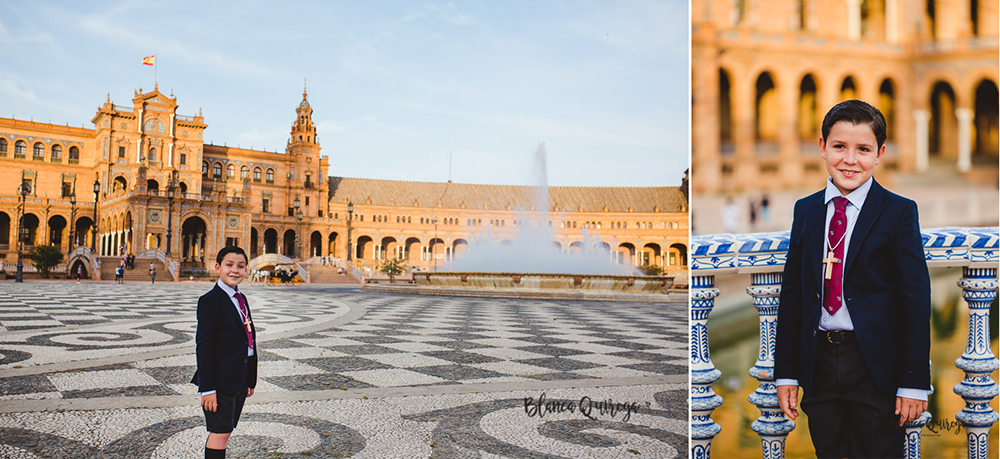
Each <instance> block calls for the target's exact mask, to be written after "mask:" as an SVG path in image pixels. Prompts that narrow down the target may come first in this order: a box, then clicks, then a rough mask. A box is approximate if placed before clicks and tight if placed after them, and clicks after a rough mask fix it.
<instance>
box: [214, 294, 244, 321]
mask: <svg viewBox="0 0 1000 459" xmlns="http://www.w3.org/2000/svg"><path fill="white" fill-rule="evenodd" d="M215 290H216V292H217V294H218V299H219V304H220V305H222V308H223V309H225V310H227V311H229V317H232V318H233V320H235V321H236V323H237V324H238V325H239V326H240V328H242V327H243V318H242V317H240V313H239V311H237V310H236V306H233V300H232V299H231V298H229V295H227V294H226V291H225V290H222V287H219V286H218V285H216V286H215Z"/></svg>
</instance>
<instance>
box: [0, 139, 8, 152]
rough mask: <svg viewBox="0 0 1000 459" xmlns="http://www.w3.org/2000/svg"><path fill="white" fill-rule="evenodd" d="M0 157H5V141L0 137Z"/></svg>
mask: <svg viewBox="0 0 1000 459" xmlns="http://www.w3.org/2000/svg"><path fill="white" fill-rule="evenodd" d="M0 156H4V157H6V156H7V139H4V138H2V137H0Z"/></svg>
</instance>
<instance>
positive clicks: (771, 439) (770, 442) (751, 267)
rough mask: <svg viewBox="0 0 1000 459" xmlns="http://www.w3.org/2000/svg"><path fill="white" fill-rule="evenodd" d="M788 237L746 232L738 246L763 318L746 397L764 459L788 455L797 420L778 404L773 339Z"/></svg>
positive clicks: (739, 261)
mask: <svg viewBox="0 0 1000 459" xmlns="http://www.w3.org/2000/svg"><path fill="white" fill-rule="evenodd" d="M788 239H789V232H787V231H785V232H779V233H757V234H743V235H740V238H739V241H740V244H738V247H737V249H736V253H737V264H736V265H737V270H738V272H741V273H749V274H750V287H748V288H747V293H748V294H749V295H750V297H751V298H753V306H754V308H755V309H757V318H758V320H759V321H760V334H759V335H760V347H759V348H758V352H757V362H756V363H755V364H754V366H753V367H752V368H750V372H749V373H750V376H753V377H754V378H755V379H757V381H759V382H760V383H759V384H758V385H757V390H756V391H754V392H753V393H752V394H750V396H748V397H747V400H749V401H750V403H753V404H754V406H756V407H757V409H758V410H760V417H758V418H757V420H756V421H754V422H753V423H752V424H750V428H751V429H752V430H753V431H754V432H756V433H757V435H759V436H760V446H761V454H762V457H763V458H764V459H779V458H783V457H785V439H786V438H788V434H789V433H790V432H791V431H792V430H794V429H795V423H794V422H792V421H791V420H790V419H788V418H787V417H786V416H785V413H783V412H782V411H781V407H780V406H779V405H778V393H777V386H776V385H775V384H774V382H775V380H774V344H775V341H774V338H775V333H776V332H777V329H778V299H779V296H780V295H781V278H782V271H784V266H785V260H786V259H787V258H788V252H787V250H788Z"/></svg>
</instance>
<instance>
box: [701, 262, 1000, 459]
mask: <svg viewBox="0 0 1000 459" xmlns="http://www.w3.org/2000/svg"><path fill="white" fill-rule="evenodd" d="M961 275H962V270H961V269H960V268H939V269H932V270H931V284H932V285H931V292H932V293H931V295H932V314H931V384H932V385H933V386H934V393H932V394H931V395H930V397H929V399H928V405H929V407H928V411H929V412H930V413H931V415H932V416H933V418H932V421H931V424H928V426H925V427H924V431H923V434H922V448H921V449H922V454H923V457H924V458H935V459H938V458H940V459H950V458H956V459H957V458H966V457H968V455H967V454H968V453H967V449H966V433H965V430H964V429H962V428H961V424H959V423H958V422H956V421H955V413H957V412H959V411H961V409H962V408H963V407H964V406H965V402H964V401H963V400H962V398H961V397H959V396H958V395H956V394H955V393H954V392H953V391H952V388H953V387H954V386H955V384H958V383H959V382H960V381H961V380H962V378H963V377H964V376H965V374H964V373H963V372H962V371H961V370H959V369H958V368H956V367H955V360H956V359H958V358H959V357H961V356H962V352H964V351H965V344H966V339H967V331H968V307H967V305H966V303H965V300H963V299H962V290H961V289H960V288H959V287H958V286H957V285H956V284H955V282H956V281H957V280H958V279H959V278H960V277H961ZM747 281H748V282H749V277H748V278H747ZM744 295H745V294H744ZM749 298H750V297H749V296H747V302H746V305H745V307H740V308H737V309H736V310H735V311H732V312H730V313H728V314H725V315H722V316H720V317H713V316H711V315H710V316H709V343H710V345H709V347H710V350H711V354H712V361H713V362H714V364H715V367H716V368H717V369H719V371H721V372H722V377H721V378H720V379H719V380H718V381H716V382H715V384H713V386H712V387H713V389H714V390H715V392H716V393H717V394H719V395H720V396H721V397H722V398H723V404H722V406H721V407H719V408H717V409H716V410H715V411H714V412H713V413H712V419H714V420H715V422H717V423H719V424H720V425H721V426H722V432H721V433H720V434H719V435H717V436H716V437H715V440H714V441H713V442H712V458H713V459H723V458H754V457H758V458H759V457H761V445H760V437H758V436H757V434H756V433H754V431H753V430H751V429H750V424H751V423H752V422H753V421H755V420H756V419H757V418H758V417H759V416H760V410H758V409H757V407H755V406H754V405H752V404H751V403H750V402H748V401H747V396H748V395H750V394H751V393H753V391H754V390H756V389H757V385H758V381H757V380H756V379H754V378H752V377H750V375H749V374H747V371H748V370H749V369H750V367H752V366H753V365H754V363H755V362H756V361H757V352H758V346H759V342H758V328H757V327H758V321H757V312H756V310H755V309H754V308H753V305H752V303H751V302H750V299H749ZM997 315H998V314H997V303H996V302H994V303H993V308H992V313H991V317H990V319H991V321H992V323H991V327H990V328H991V332H990V337H991V338H992V342H991V346H992V349H993V354H994V355H1000V354H998V352H997ZM993 379H994V380H996V379H997V372H993ZM997 404H998V400H997V399H993V402H992V403H991V405H992V406H993V409H994V410H997V411H1000V408H998V406H997ZM800 413H801V410H800ZM997 427H998V426H997V424H994V425H993V428H992V429H991V430H990V444H991V446H990V455H991V457H996V455H997V452H998V450H1000V449H998V435H997ZM785 453H786V456H785V457H787V458H789V459H793V458H814V457H816V455H815V453H814V452H813V448H812V442H811V441H810V440H809V428H808V425H807V422H806V420H805V418H804V417H800V418H799V420H798V422H796V427H795V430H793V431H792V433H791V434H789V436H788V440H787V442H786V445H785Z"/></svg>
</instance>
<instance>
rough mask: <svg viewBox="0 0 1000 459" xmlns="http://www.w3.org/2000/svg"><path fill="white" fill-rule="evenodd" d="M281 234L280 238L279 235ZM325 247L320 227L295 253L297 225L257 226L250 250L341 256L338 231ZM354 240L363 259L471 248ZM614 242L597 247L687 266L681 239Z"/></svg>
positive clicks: (413, 240) (415, 257) (576, 247)
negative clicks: (660, 242)
mask: <svg viewBox="0 0 1000 459" xmlns="http://www.w3.org/2000/svg"><path fill="white" fill-rule="evenodd" d="M279 235H280V238H279ZM325 239H326V241H325V242H326V247H325V248H324V247H323V245H324V237H323V234H322V233H321V232H319V231H313V232H312V233H311V234H310V235H309V239H308V241H302V243H303V250H307V252H306V253H305V254H297V253H296V243H297V242H299V241H297V240H296V232H295V230H294V229H286V230H284V231H283V232H280V233H279V230H277V229H275V228H267V229H264V231H263V234H261V233H260V231H259V230H258V229H257V228H252V229H251V230H250V251H251V256H252V257H256V256H258V255H261V254H263V253H280V254H283V255H289V256H299V257H300V258H310V257H314V256H326V255H333V256H339V254H340V253H341V251H342V249H343V248H344V247H343V246H340V245H339V244H344V242H343V241H342V240H341V239H340V235H339V234H338V233H337V232H331V233H329V234H328V235H327V237H326V238H325ZM352 242H353V243H352V244H351V250H352V252H353V253H352V254H351V258H352V259H354V260H357V261H358V262H360V263H364V262H365V261H376V260H384V259H387V258H393V257H395V258H399V259H401V260H406V261H408V262H411V263H412V262H419V261H429V260H433V259H434V258H435V257H437V258H440V259H443V260H451V259H452V258H453V257H456V256H460V255H461V254H462V253H464V252H465V251H467V250H468V248H469V241H468V240H467V239H464V238H456V239H454V240H452V241H451V243H446V242H445V241H444V240H443V239H441V238H436V237H428V238H427V240H426V241H424V240H422V239H421V238H419V237H415V236H413V237H408V238H406V239H403V240H398V239H397V238H395V237H393V236H385V237H382V238H381V239H378V240H376V239H375V238H373V237H372V236H369V235H364V234H362V235H359V236H357V237H356V238H355V240H354V241H352ZM500 244H501V245H506V244H511V241H509V240H502V241H500ZM553 245H554V246H555V248H557V249H558V250H564V251H569V252H578V251H582V250H584V246H583V243H582V242H579V241H577V242H572V243H569V244H568V245H566V246H565V247H564V246H563V244H562V243H560V242H558V241H555V242H553ZM612 249H613V248H612V246H611V245H610V244H608V243H606V242H602V243H600V244H599V246H598V250H605V251H607V252H608V253H609V256H610V257H612V259H615V260H617V261H618V262H619V263H621V264H626V263H630V264H635V265H636V266H642V265H643V264H656V265H660V266H687V246H686V245H685V244H682V243H674V244H670V245H665V244H659V243H654V242H651V243H646V244H643V245H641V246H640V245H637V244H633V243H631V242H621V243H618V244H617V246H615V247H614V250H612Z"/></svg>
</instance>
